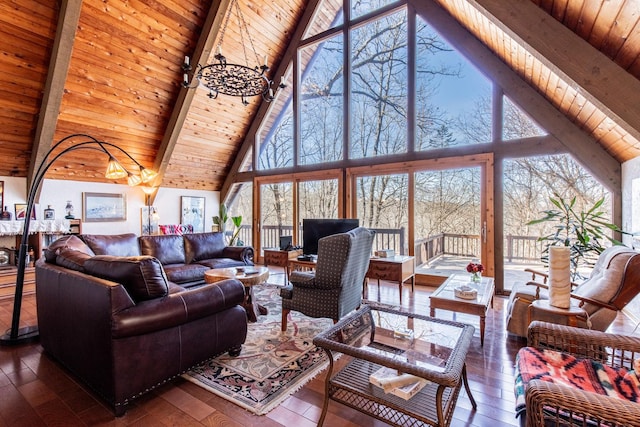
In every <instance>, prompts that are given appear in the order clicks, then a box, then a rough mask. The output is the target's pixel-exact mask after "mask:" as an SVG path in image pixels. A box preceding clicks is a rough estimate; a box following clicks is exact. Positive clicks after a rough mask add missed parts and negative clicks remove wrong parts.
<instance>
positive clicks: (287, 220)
mask: <svg viewBox="0 0 640 427" xmlns="http://www.w3.org/2000/svg"><path fill="white" fill-rule="evenodd" d="M292 190H293V184H292V183H291V182H275V183H269V184H262V185H260V218H261V220H260V236H261V241H260V247H261V248H265V247H266V248H274V247H279V246H280V236H291V235H292V234H293V191H292Z"/></svg>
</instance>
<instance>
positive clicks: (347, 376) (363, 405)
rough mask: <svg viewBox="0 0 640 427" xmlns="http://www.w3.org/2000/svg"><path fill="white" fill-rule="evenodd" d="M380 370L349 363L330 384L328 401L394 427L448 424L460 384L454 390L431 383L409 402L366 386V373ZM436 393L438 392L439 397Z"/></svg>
mask: <svg viewBox="0 0 640 427" xmlns="http://www.w3.org/2000/svg"><path fill="white" fill-rule="evenodd" d="M380 367H381V365H377V364H375V363H372V362H368V361H366V360H362V359H354V360H353V361H351V362H349V364H348V365H347V366H346V367H345V368H344V369H342V370H341V371H340V372H339V373H338V374H337V375H336V376H334V377H333V378H332V379H331V381H330V383H329V396H330V398H331V400H334V401H336V402H340V403H342V404H343V405H346V406H349V407H351V408H353V409H356V410H358V411H361V412H365V413H367V414H368V415H370V416H372V417H374V418H377V419H379V420H382V421H384V422H386V423H389V424H390V425H394V426H421V425H424V426H434V427H438V426H448V425H450V424H451V419H452V417H453V412H454V410H455V406H456V402H457V400H458V394H459V393H460V387H461V385H462V382H460V383H459V384H458V386H457V387H454V388H452V387H444V386H441V385H438V384H435V383H431V384H428V385H427V386H425V388H423V389H422V390H421V391H420V393H418V394H416V395H415V396H414V397H412V398H411V399H410V400H404V399H402V398H400V397H396V396H393V395H389V394H385V393H384V392H383V391H382V389H381V388H378V387H375V386H372V385H371V383H369V380H368V378H369V374H371V373H373V372H375V371H376V370H378V369H379V368H380ZM363 373H365V374H366V375H363ZM465 379H466V378H465ZM438 393H441V395H440V397H439V398H438ZM434 401H435V402H437V403H436V405H434ZM438 420H440V421H438Z"/></svg>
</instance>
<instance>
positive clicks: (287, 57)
mask: <svg viewBox="0 0 640 427" xmlns="http://www.w3.org/2000/svg"><path fill="white" fill-rule="evenodd" d="M318 3H319V0H309V3H307V6H306V8H305V10H304V13H303V14H302V16H301V17H300V22H298V25H297V26H296V30H295V32H294V33H293V35H292V36H291V41H290V42H289V45H288V46H287V50H286V52H285V53H284V55H283V56H282V61H280V64H279V65H278V69H277V70H276V72H275V75H274V78H273V80H274V81H276V82H279V81H280V78H281V77H282V76H284V73H285V72H286V71H287V67H288V66H289V63H290V62H291V61H292V60H293V58H294V57H295V55H296V53H297V50H298V43H299V42H300V40H301V39H302V37H303V35H304V31H305V30H306V28H307V25H308V24H309V22H310V21H311V19H313V16H314V13H315V10H316V7H317V6H318ZM293 80H295V77H294V78H293ZM292 84H293V83H292ZM268 110H269V104H268V103H266V102H263V103H261V104H260V107H259V108H258V112H257V113H256V115H255V117H254V118H253V121H252V122H251V126H250V127H249V129H248V131H247V133H246V135H245V138H244V141H243V142H242V145H241V146H240V149H239V150H238V155H237V156H236V158H235V160H234V161H233V164H232V165H231V168H230V170H229V174H228V175H227V178H226V179H225V180H224V183H223V184H222V188H221V189H220V201H221V202H224V201H225V199H226V197H227V194H228V193H229V191H230V189H231V186H232V185H233V183H234V182H235V179H236V177H237V175H238V173H239V170H240V167H241V166H242V162H243V161H244V158H245V156H246V155H247V152H248V151H249V149H251V147H253V144H254V143H255V139H256V133H257V132H258V129H259V128H260V125H261V124H262V120H263V119H264V117H265V116H266V114H267V112H268Z"/></svg>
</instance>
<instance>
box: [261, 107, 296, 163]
mask: <svg viewBox="0 0 640 427" xmlns="http://www.w3.org/2000/svg"><path fill="white" fill-rule="evenodd" d="M258 146H259V147H260V154H259V156H258V168H257V169H260V170H270V169H277V168H284V167H290V166H293V110H292V108H291V102H290V101H286V102H285V108H284V109H282V110H279V109H276V108H271V109H270V110H269V114H268V115H267V117H266V119H265V121H264V122H263V125H262V128H261V130H260V132H259V138H258Z"/></svg>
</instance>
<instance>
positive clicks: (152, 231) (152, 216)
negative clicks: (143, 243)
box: [140, 206, 159, 236]
mask: <svg viewBox="0 0 640 427" xmlns="http://www.w3.org/2000/svg"><path fill="white" fill-rule="evenodd" d="M140 220H141V225H142V235H143V236H147V235H156V234H159V225H158V210H157V209H156V208H155V207H154V206H143V207H142V212H141V215H140Z"/></svg>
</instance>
